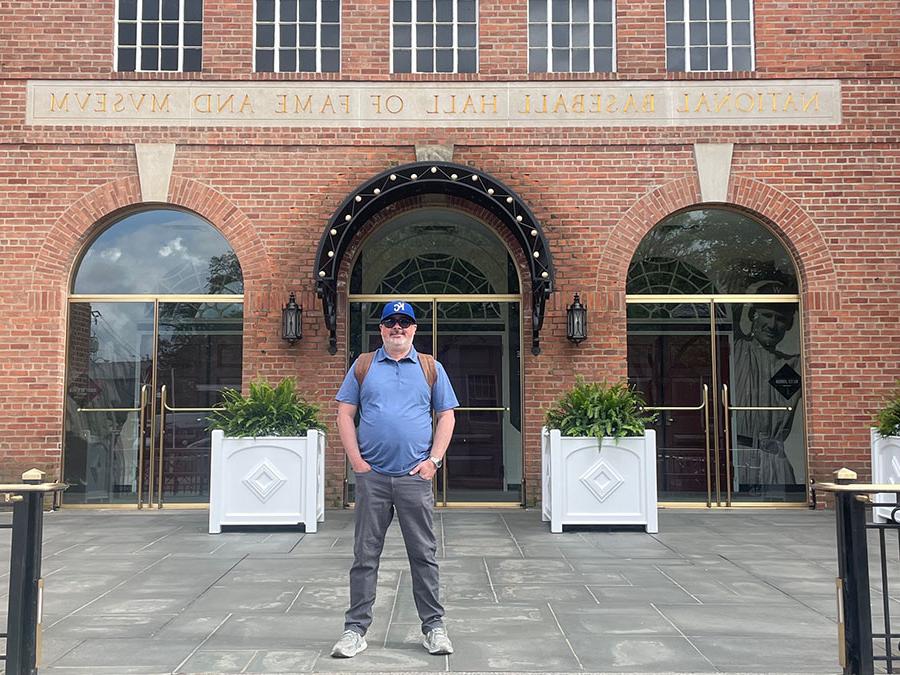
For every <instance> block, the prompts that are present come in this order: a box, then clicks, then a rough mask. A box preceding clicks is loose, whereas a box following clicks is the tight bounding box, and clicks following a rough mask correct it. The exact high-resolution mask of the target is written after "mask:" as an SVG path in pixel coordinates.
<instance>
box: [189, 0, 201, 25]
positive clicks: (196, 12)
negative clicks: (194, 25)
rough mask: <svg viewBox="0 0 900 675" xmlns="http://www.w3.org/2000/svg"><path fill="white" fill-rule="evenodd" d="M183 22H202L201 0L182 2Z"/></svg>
mask: <svg viewBox="0 0 900 675" xmlns="http://www.w3.org/2000/svg"><path fill="white" fill-rule="evenodd" d="M184 20H185V21H202V20H203V0H184Z"/></svg>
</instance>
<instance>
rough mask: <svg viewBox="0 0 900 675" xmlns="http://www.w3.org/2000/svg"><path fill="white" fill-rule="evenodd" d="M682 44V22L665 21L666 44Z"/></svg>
mask: <svg viewBox="0 0 900 675" xmlns="http://www.w3.org/2000/svg"><path fill="white" fill-rule="evenodd" d="M682 45H684V24H683V23H667V24H666V46H667V47H680V46H682Z"/></svg>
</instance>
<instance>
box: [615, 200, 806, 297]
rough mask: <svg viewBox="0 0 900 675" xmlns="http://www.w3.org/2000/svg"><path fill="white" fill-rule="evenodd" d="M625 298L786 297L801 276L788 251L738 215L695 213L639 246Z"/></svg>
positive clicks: (676, 218)
mask: <svg viewBox="0 0 900 675" xmlns="http://www.w3.org/2000/svg"><path fill="white" fill-rule="evenodd" d="M626 288H627V292H628V293H629V294H631V295H638V294H640V295H649V294H654V295H660V294H698V293H704V294H725V293H741V294H756V293H759V294H785V293H788V294H789V293H796V292H797V288H798V285H797V276H796V272H795V270H794V265H793V262H792V261H791V259H790V256H789V255H788V252H787V250H786V249H785V247H784V245H783V244H782V243H781V242H780V241H778V239H776V238H775V236H774V235H773V234H772V233H771V232H770V231H769V230H768V229H766V228H765V227H764V226H763V225H762V224H760V223H759V222H757V221H756V220H753V219H752V218H749V217H747V216H745V215H743V214H741V213H738V212H736V211H728V210H725V209H695V210H692V211H683V212H681V213H676V214H674V215H672V216H669V217H668V218H666V219H665V220H663V221H662V222H660V223H659V224H658V225H656V227H654V228H653V229H652V230H651V231H650V232H649V233H648V234H647V236H646V237H644V239H643V241H641V243H640V246H638V249H637V251H636V252H635V255H634V258H633V259H632V262H631V266H630V267H629V269H628V281H627V286H626Z"/></svg>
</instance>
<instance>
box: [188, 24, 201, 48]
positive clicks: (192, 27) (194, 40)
mask: <svg viewBox="0 0 900 675" xmlns="http://www.w3.org/2000/svg"><path fill="white" fill-rule="evenodd" d="M184 44H185V46H189V47H199V46H200V45H201V44H203V24H199V23H186V24H185V25H184Z"/></svg>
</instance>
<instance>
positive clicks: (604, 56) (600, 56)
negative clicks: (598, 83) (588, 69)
mask: <svg viewBox="0 0 900 675" xmlns="http://www.w3.org/2000/svg"><path fill="white" fill-rule="evenodd" d="M612 54H613V53H612V49H595V50H594V72H597V73H611V72H612V71H613V61H612Z"/></svg>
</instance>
